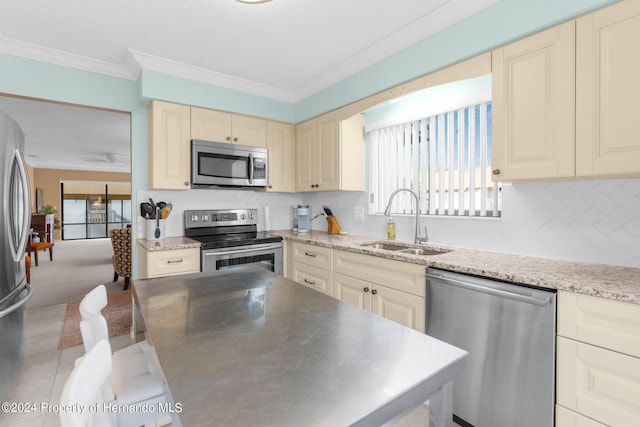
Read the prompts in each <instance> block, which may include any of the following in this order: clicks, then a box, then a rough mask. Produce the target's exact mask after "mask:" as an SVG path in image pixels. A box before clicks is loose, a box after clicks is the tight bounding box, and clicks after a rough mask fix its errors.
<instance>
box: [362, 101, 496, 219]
mask: <svg viewBox="0 0 640 427" xmlns="http://www.w3.org/2000/svg"><path fill="white" fill-rule="evenodd" d="M367 141H368V144H369V177H370V187H369V188H370V192H371V200H370V206H369V213H370V214H382V213H383V212H384V210H385V208H386V204H387V201H388V200H389V196H390V195H391V193H392V192H393V191H394V190H396V189H398V188H410V189H411V190H413V191H415V192H416V193H417V194H418V195H419V196H420V207H419V209H420V214H422V215H441V216H466V217H498V216H500V211H501V197H500V184H499V183H493V182H492V181H491V102H481V103H477V104H474V105H471V106H467V107H464V108H459V109H457V110H453V111H448V112H444V113H441V114H436V115H432V116H429V117H424V118H421V119H418V120H412V121H408V122H405V123H401V124H396V125H392V126H387V127H383V128H378V129H372V130H368V131H367ZM391 213H392V214H415V204H414V202H413V198H412V197H411V195H410V194H409V193H406V192H404V193H399V194H398V196H397V197H395V198H394V202H393V204H392V206H391Z"/></svg>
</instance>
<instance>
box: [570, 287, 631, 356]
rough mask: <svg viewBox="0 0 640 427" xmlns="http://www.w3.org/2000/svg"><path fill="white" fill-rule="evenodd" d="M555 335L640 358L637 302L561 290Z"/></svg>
mask: <svg viewBox="0 0 640 427" xmlns="http://www.w3.org/2000/svg"><path fill="white" fill-rule="evenodd" d="M558 335H560V336H563V337H567V338H571V339H575V340H577V341H582V342H586V343H589V344H593V345H597V346H599V347H605V348H608V349H611V350H615V351H618V352H620V353H625V354H629V355H631V356H635V357H640V338H639V337H640V305H637V304H630V303H624V302H620V301H613V300H608V299H604V298H598V297H592V296H588V295H579V294H574V293H570V292H560V293H559V294H558Z"/></svg>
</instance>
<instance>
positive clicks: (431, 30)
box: [294, 0, 499, 102]
mask: <svg viewBox="0 0 640 427" xmlns="http://www.w3.org/2000/svg"><path fill="white" fill-rule="evenodd" d="M498 1H499V0H477V1H476V2H474V3H473V4H469V3H468V2H465V1H460V0H451V1H449V2H447V3H446V4H444V5H442V6H441V7H439V8H437V9H436V10H434V11H433V12H431V13H430V14H428V15H424V16H423V17H421V18H420V19H418V20H417V21H415V22H413V23H412V24H410V25H407V26H406V27H403V28H402V29H401V30H399V31H397V32H395V33H394V34H391V35H390V36H388V37H386V38H385V39H384V40H382V41H380V42H378V43H376V44H374V45H372V46H370V47H368V48H367V49H365V50H363V51H362V52H360V53H358V54H356V55H354V56H352V57H351V58H349V59H348V60H347V61H344V62H342V63H341V64H339V65H337V66H335V67H333V68H332V69H330V70H328V71H327V72H325V73H323V74H321V75H320V76H318V77H315V78H313V79H312V80H310V81H309V82H308V83H306V84H304V85H301V86H299V87H297V88H296V89H295V90H294V92H295V95H296V100H295V102H299V101H302V100H303V99H305V98H308V97H309V96H312V95H313V94H315V93H318V92H320V91H321V90H323V89H326V88H328V87H329V86H331V85H333V84H336V83H338V82H339V81H341V80H343V79H345V78H347V77H348V76H351V75H353V74H355V73H357V72H359V71H362V70H364V69H366V68H368V67H370V66H372V65H374V64H376V63H377V62H380V61H381V60H383V59H384V58H386V57H388V56H391V55H393V54H394V53H397V52H399V51H400V50H402V49H405V48H407V47H409V46H411V45H413V44H415V43H417V42H419V41H420V40H423V39H425V38H427V37H429V36H431V35H433V34H435V33H437V32H438V31H441V30H443V29H444V28H446V27H448V26H450V25H453V24H455V23H456V22H458V21H461V20H463V19H465V18H467V17H469V16H471V15H473V14H474V13H476V12H478V11H480V10H482V9H484V8H486V7H488V6H491V5H492V4H494V3H496V2H498Z"/></svg>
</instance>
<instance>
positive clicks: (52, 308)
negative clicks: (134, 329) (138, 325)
mask: <svg viewBox="0 0 640 427" xmlns="http://www.w3.org/2000/svg"><path fill="white" fill-rule="evenodd" d="M66 307H67V305H66V304H56V305H49V306H46V307H39V308H34V309H28V310H25V339H26V343H25V357H24V361H23V366H22V370H21V372H20V374H19V377H18V383H17V385H16V387H15V388H14V390H13V392H12V394H11V395H10V396H9V397H8V398H7V401H8V402H16V403H17V402H30V403H35V404H36V406H37V407H38V410H37V411H36V412H32V413H20V414H15V413H0V427H9V426H11V427H35V426H38V427H42V426H47V427H49V426H59V425H60V422H59V421H58V415H57V414H56V413H52V412H46V411H45V412H42V411H40V408H41V405H42V404H43V403H45V404H49V405H53V404H57V403H59V402H60V395H61V394H62V388H63V387H64V383H65V382H66V380H67V377H68V376H69V374H70V372H71V370H72V369H73V364H74V362H75V360H76V359H77V358H78V357H80V356H82V355H83V354H84V347H83V346H82V345H78V346H75V347H69V348H65V349H63V350H58V342H59V340H60V334H61V331H62V323H63V320H64V313H65V310H66ZM131 343H132V341H131V339H130V338H129V335H122V336H119V337H114V338H112V339H111V346H112V348H113V350H114V351H115V350H118V349H120V348H122V347H125V346H127V345H129V344H131ZM45 409H46V408H45Z"/></svg>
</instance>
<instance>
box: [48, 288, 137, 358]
mask: <svg viewBox="0 0 640 427" xmlns="http://www.w3.org/2000/svg"><path fill="white" fill-rule="evenodd" d="M79 306H80V301H71V302H70V303H68V304H67V311H66V313H65V314H64V324H63V326H62V336H61V337H60V343H59V344H58V349H59V350H60V349H63V348H67V347H73V346H76V345H79V344H82V335H81V334H80V310H79V308H78V307H79ZM102 315H103V316H104V317H105V319H107V325H108V327H109V337H115V336H118V335H124V334H127V333H129V331H130V329H131V292H130V291H123V292H118V293H113V294H108V295H107V306H106V307H105V308H104V309H102Z"/></svg>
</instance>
